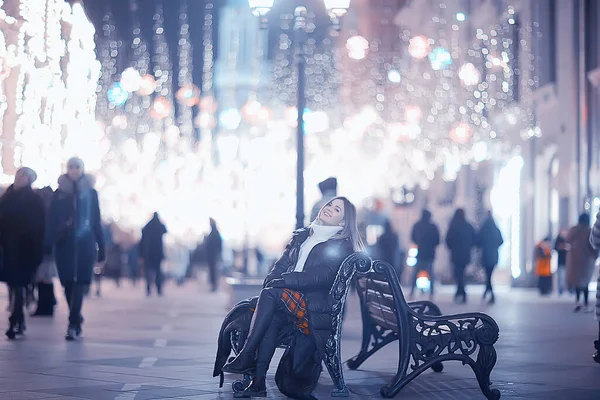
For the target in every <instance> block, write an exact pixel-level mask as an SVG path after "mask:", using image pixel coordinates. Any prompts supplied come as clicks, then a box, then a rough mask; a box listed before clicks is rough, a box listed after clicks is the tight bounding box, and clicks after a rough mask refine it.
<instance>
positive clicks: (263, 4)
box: [248, 0, 351, 229]
mask: <svg viewBox="0 0 600 400" xmlns="http://www.w3.org/2000/svg"><path fill="white" fill-rule="evenodd" d="M350 1H351V0H323V2H324V3H325V8H326V9H327V12H328V13H329V18H330V20H331V24H332V26H333V28H334V29H336V30H339V29H340V19H341V17H342V16H344V14H346V12H347V11H348V8H349V7H350ZM274 2H275V0H248V3H249V5H250V8H251V9H252V12H253V13H254V15H256V16H257V17H259V18H260V22H261V28H262V29H267V28H268V19H267V14H268V13H269V11H270V10H271V8H273V3H274ZM307 19H308V11H307V10H306V7H296V9H295V10H294V34H295V35H294V44H295V48H296V62H297V67H298V93H297V110H298V118H297V126H296V154H297V159H296V229H300V228H302V227H303V226H304V109H305V108H306V96H305V86H306V75H305V69H306V51H305V45H306V39H307V36H308V34H309V33H311V31H312V30H311V29H310V25H309V24H308V23H307Z"/></svg>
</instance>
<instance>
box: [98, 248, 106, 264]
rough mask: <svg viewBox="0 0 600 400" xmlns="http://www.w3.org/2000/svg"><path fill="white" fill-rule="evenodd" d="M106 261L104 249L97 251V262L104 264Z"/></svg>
mask: <svg viewBox="0 0 600 400" xmlns="http://www.w3.org/2000/svg"><path fill="white" fill-rule="evenodd" d="M104 261H106V250H105V249H104V247H100V248H99V249H98V262H99V263H101V262H104Z"/></svg>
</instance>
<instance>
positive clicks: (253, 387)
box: [233, 376, 267, 399]
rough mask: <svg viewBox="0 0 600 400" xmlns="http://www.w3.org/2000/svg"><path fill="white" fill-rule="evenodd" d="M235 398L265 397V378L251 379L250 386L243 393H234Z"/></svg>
mask: <svg viewBox="0 0 600 400" xmlns="http://www.w3.org/2000/svg"><path fill="white" fill-rule="evenodd" d="M233 397H235V398H246V399H247V398H250V397H267V382H266V379H265V377H264V376H263V377H260V378H259V377H256V378H254V379H252V382H251V383H250V385H249V386H248V387H247V388H246V389H244V391H243V392H239V393H234V394H233Z"/></svg>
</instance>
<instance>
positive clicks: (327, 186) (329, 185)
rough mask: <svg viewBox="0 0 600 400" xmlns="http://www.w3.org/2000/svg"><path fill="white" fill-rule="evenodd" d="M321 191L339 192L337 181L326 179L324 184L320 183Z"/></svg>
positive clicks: (332, 178)
mask: <svg viewBox="0 0 600 400" xmlns="http://www.w3.org/2000/svg"><path fill="white" fill-rule="evenodd" d="M319 189H320V190H321V193H325V192H329V191H334V192H335V191H337V179H336V178H334V177H331V178H327V179H325V180H324V181H323V182H321V183H319Z"/></svg>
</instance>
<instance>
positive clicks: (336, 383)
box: [325, 335, 350, 397]
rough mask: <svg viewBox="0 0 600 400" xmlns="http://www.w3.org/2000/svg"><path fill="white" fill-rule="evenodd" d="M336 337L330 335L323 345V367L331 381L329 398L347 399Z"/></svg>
mask: <svg viewBox="0 0 600 400" xmlns="http://www.w3.org/2000/svg"><path fill="white" fill-rule="evenodd" d="M339 340H340V338H339V336H338V335H331V336H330V337H329V339H327V343H326V344H325V366H326V367H327V371H329V376H331V380H332V381H333V389H332V391H331V397H348V396H350V391H349V390H348V387H347V386H346V382H345V381H344V371H343V369H342V362H341V360H340V343H339Z"/></svg>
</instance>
